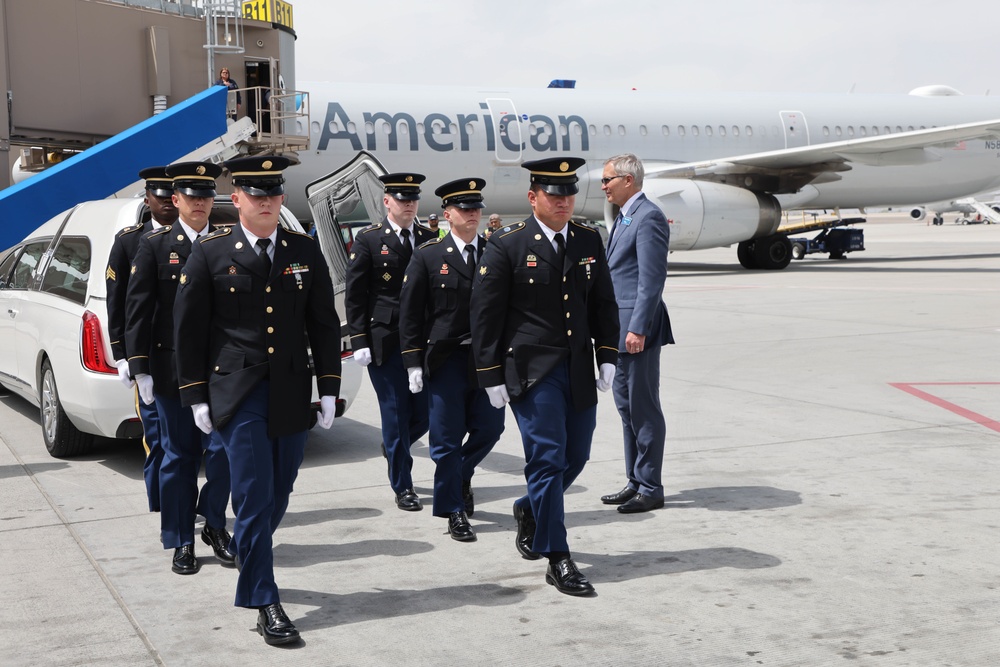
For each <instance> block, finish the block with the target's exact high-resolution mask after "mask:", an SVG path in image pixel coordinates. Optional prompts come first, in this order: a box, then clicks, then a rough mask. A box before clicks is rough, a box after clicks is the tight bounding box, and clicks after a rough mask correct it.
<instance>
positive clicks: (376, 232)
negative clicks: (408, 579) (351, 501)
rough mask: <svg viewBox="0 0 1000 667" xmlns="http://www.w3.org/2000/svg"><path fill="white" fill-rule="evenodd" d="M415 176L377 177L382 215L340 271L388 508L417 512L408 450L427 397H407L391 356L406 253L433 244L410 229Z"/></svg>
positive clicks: (395, 353) (419, 429)
mask: <svg viewBox="0 0 1000 667" xmlns="http://www.w3.org/2000/svg"><path fill="white" fill-rule="evenodd" d="M424 178H425V177H424V176H423V175H422V174H409V173H396V174H386V175H385V176H380V177H379V180H381V181H382V183H383V185H384V186H385V195H384V197H383V198H382V203H383V204H385V207H386V209H388V214H387V215H386V217H385V218H383V219H382V221H381V222H379V223H376V224H373V225H371V226H369V227H366V228H365V229H363V230H362V231H361V232H359V233H358V235H357V237H356V238H355V240H354V245H353V246H351V256H350V261H349V262H348V264H347V292H346V294H345V303H346V306H345V307H346V308H347V325H348V327H349V328H350V331H351V347H352V348H353V349H354V359H355V361H357V362H358V363H359V364H361V365H362V366H368V377H370V378H371V381H372V386H373V387H374V388H375V394H376V395H377V396H378V406H379V412H380V413H381V417H382V448H383V455H384V456H385V457H386V458H387V459H388V462H389V485H390V486H391V487H392V490H393V492H394V493H395V494H396V507H398V508H399V509H401V510H406V511H408V512H415V511H417V510H420V509H422V507H423V506H422V505H421V503H420V498H418V497H417V494H416V492H415V491H414V490H413V478H412V477H411V476H410V470H411V469H412V468H413V457H412V456H410V446H411V445H412V444H413V443H414V442H416V441H417V439H419V438H420V436H422V435H423V434H425V433H427V426H428V424H427V395H426V394H411V393H410V391H409V382H408V379H407V374H406V369H405V368H404V367H403V358H402V356H401V355H400V348H399V292H400V289H401V288H402V286H403V274H404V272H405V271H406V266H407V264H409V262H410V257H411V256H412V255H413V250H414V248H417V247H419V246H420V245H422V244H424V243H426V242H427V241H430V240H431V239H433V238H437V235H436V234H435V233H432V232H431V231H430V230H429V229H427V228H426V227H424V226H422V225H419V224H416V222H415V220H416V217H417V201H418V200H419V199H420V184H421V183H422V182H423V181H424Z"/></svg>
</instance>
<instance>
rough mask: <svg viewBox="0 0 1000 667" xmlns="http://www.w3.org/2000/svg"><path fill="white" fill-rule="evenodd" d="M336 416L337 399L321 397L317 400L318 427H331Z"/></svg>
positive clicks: (334, 397)
mask: <svg viewBox="0 0 1000 667" xmlns="http://www.w3.org/2000/svg"><path fill="white" fill-rule="evenodd" d="M336 415H337V397H336V396H321V397H320V399H319V422H318V423H319V425H320V426H322V427H323V428H330V427H331V426H333V418H334V417H335V416H336Z"/></svg>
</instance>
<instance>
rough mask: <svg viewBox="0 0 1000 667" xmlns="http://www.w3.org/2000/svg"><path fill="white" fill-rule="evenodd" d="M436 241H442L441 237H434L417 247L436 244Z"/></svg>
mask: <svg viewBox="0 0 1000 667" xmlns="http://www.w3.org/2000/svg"><path fill="white" fill-rule="evenodd" d="M435 243H441V238H440V237H438V238H433V239H431V240H430V241H424V242H423V243H421V244H420V245H419V246H417V249H420V248H426V247H427V246H429V245H434V244H435Z"/></svg>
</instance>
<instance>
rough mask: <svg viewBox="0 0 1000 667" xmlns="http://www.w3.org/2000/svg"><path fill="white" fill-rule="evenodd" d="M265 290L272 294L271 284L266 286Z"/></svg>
mask: <svg viewBox="0 0 1000 667" xmlns="http://www.w3.org/2000/svg"><path fill="white" fill-rule="evenodd" d="M264 291H265V292H267V293H268V294H270V293H271V286H270V285H268V286H267V287H265V288H264Z"/></svg>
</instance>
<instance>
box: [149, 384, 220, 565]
mask: <svg viewBox="0 0 1000 667" xmlns="http://www.w3.org/2000/svg"><path fill="white" fill-rule="evenodd" d="M154 398H155V399H156V411H157V414H159V417H160V442H161V444H162V446H163V462H162V463H161V465H160V498H161V501H162V502H161V503H160V536H161V537H162V538H163V548H164V549H176V548H177V547H181V546H184V545H185V544H194V522H195V518H196V514H201V515H202V516H204V517H205V523H207V524H208V525H209V526H212V527H213V528H225V527H226V506H227V505H228V504H229V461H228V460H227V458H226V451H225V449H224V448H223V446H222V442H221V441H220V440H219V438H217V437H210V436H207V435H205V434H204V433H202V432H201V430H200V429H199V428H198V427H197V426H195V423H194V414H193V413H192V412H191V408H186V407H184V406H182V405H181V401H180V399H179V398H173V397H168V396H162V395H159V394H154ZM202 458H204V459H205V485H204V486H203V487H202V489H201V494H200V496H199V493H198V471H199V470H201V460H202Z"/></svg>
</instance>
